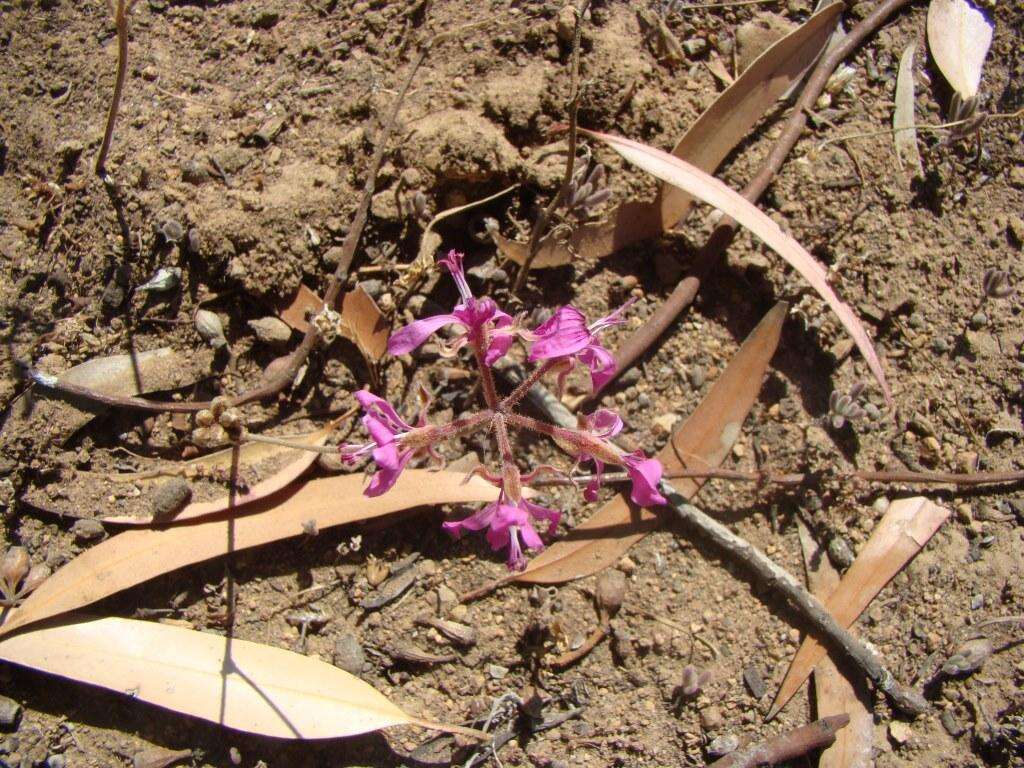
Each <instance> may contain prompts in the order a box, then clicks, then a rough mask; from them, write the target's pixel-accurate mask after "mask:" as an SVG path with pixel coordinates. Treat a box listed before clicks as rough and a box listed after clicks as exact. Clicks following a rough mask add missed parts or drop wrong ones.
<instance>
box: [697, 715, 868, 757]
mask: <svg viewBox="0 0 1024 768" xmlns="http://www.w3.org/2000/svg"><path fill="white" fill-rule="evenodd" d="M849 722H850V716H849V715H832V716H831V717H823V718H822V719H821V720H816V721H814V722H813V723H808V724H807V725H802V726H800V727H799V728H795V729H794V730H792V731H787V732H786V733H782V734H779V735H778V736H773V737H772V738H770V739H768V740H767V741H762V742H761V743H760V744H754V745H753V746H749V747H743V748H742V749H737V750H736V751H735V752H731V753H729V754H728V755H726V756H725V757H723V758H722V759H721V760H716V761H715V762H713V763H712V764H711V768H754V766H760V765H778V764H779V763H784V762H786V761H787V760H793V759H795V758H798V757H803V756H804V755H807V754H809V753H811V752H813V751H814V750H816V749H821V748H822V747H827V746H829V745H830V744H832V742H834V741H835V740H836V731H838V730H839V729H841V728H845V727H846V724H847V723H849Z"/></svg>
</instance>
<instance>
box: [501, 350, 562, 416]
mask: <svg viewBox="0 0 1024 768" xmlns="http://www.w3.org/2000/svg"><path fill="white" fill-rule="evenodd" d="M558 362H559V361H558V360H546V361H545V362H544V364H543V365H540V366H537V367H536V368H534V369H533V372H532V373H531V374H530V375H529V376H528V377H527V378H525V379H523V380H522V381H521V382H519V386H517V387H516V388H515V389H514V390H512V394H510V395H509V396H508V397H506V398H505V399H504V400H502V401H501V402H500V403H498V407H497V410H499V411H509V410H511V409H512V408H515V407H516V406H517V405H518V404H519V402H520V401H521V400H522V399H523V398H524V397H526V395H527V394H528V393H529V391H530V388H531V387H532V386H533V385H534V384H536V383H537V382H538V381H540V379H541V377H542V376H543V375H544V374H545V373H547V372H548V371H550V370H551V369H552V368H554V367H555V366H556V365H557V364H558Z"/></svg>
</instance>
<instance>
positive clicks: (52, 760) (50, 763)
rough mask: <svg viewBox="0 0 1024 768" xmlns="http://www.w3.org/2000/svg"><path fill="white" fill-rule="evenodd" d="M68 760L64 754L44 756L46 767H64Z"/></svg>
mask: <svg viewBox="0 0 1024 768" xmlns="http://www.w3.org/2000/svg"><path fill="white" fill-rule="evenodd" d="M67 764H68V760H67V758H66V757H64V755H50V756H49V757H48V758H46V768H66V766H67Z"/></svg>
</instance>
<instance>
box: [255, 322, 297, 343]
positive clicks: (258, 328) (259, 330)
mask: <svg viewBox="0 0 1024 768" xmlns="http://www.w3.org/2000/svg"><path fill="white" fill-rule="evenodd" d="M248 325H249V327H250V328H252V331H253V333H255V334H256V338H257V339H259V340H260V341H262V342H263V343H264V344H269V345H271V346H282V345H284V344H287V343H288V340H289V339H290V338H291V337H292V329H291V328H289V327H288V325H287V323H285V322H284V321H283V320H280V319H278V318H276V317H261V318H259V319H257V320H250V321H249V323H248Z"/></svg>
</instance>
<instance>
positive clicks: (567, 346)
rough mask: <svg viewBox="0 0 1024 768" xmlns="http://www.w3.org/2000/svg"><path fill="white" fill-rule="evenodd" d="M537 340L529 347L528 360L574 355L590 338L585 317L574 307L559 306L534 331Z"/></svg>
mask: <svg viewBox="0 0 1024 768" xmlns="http://www.w3.org/2000/svg"><path fill="white" fill-rule="evenodd" d="M534 335H535V336H536V337H537V341H535V342H534V344H533V346H532V347H531V348H530V360H531V361H536V360H550V359H551V358H555V357H567V356H568V355H574V354H576V353H577V352H579V351H580V350H582V349H583V348H584V347H586V346H587V345H588V344H589V343H590V342H591V339H592V336H591V333H590V329H588V328H587V318H586V317H584V316H583V313H582V312H580V311H579V310H578V309H576V308H575V307H570V306H565V307H559V308H558V310H556V311H555V314H554V315H552V316H551V318H550V319H549V320H547V321H546V322H544V323H542V324H541V325H540V326H539V327H538V328H537V330H535V331H534Z"/></svg>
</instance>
